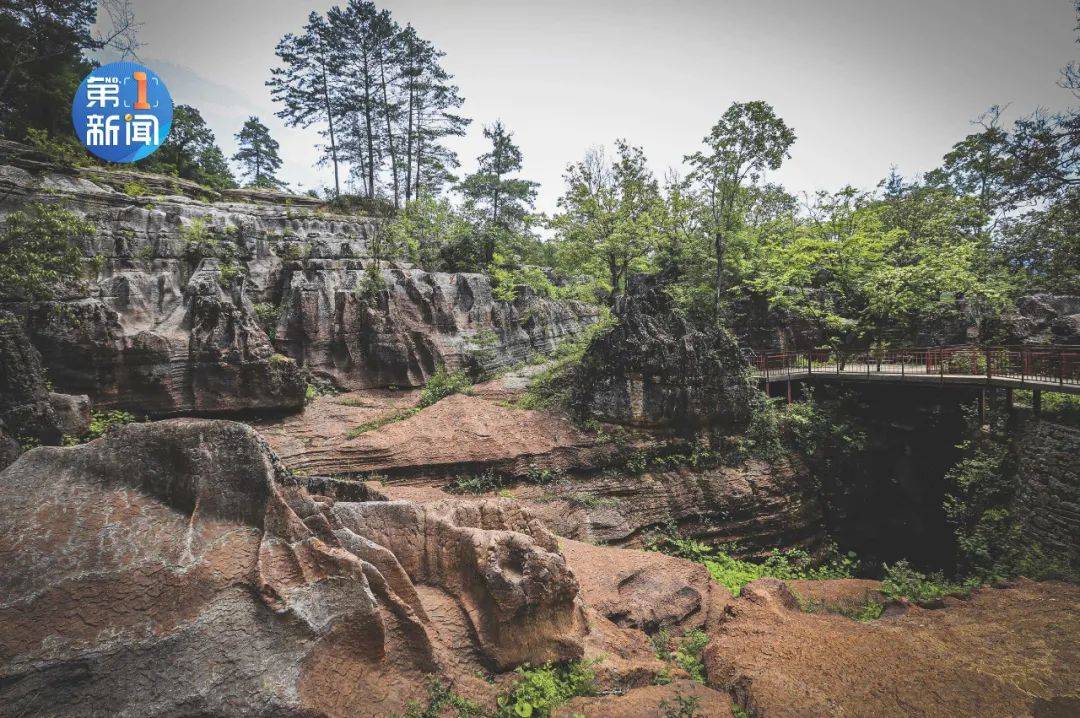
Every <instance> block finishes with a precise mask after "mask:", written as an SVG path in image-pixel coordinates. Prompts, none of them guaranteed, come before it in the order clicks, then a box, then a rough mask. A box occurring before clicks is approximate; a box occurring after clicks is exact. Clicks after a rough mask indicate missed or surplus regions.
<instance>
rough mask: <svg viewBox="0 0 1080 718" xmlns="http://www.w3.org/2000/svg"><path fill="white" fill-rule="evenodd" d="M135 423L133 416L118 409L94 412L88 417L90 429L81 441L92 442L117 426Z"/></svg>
mask: <svg viewBox="0 0 1080 718" xmlns="http://www.w3.org/2000/svg"><path fill="white" fill-rule="evenodd" d="M135 421H137V419H136V418H135V415H134V414H130V413H128V412H126V411H121V410H120V409H113V410H110V411H95V412H93V413H91V415H90V427H89V429H87V431H86V435H85V436H84V437H83V440H84V441H93V440H94V439H97V438H100V437H102V436H104V435H105V434H107V433H109V432H110V431H111V430H112V429H114V428H116V427H118V426H124V425H125V424H132V423H134V422H135Z"/></svg>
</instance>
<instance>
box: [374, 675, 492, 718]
mask: <svg viewBox="0 0 1080 718" xmlns="http://www.w3.org/2000/svg"><path fill="white" fill-rule="evenodd" d="M427 692H428V697H427V704H426V705H424V704H422V703H421V702H419V701H409V703H408V704H407V705H406V709H405V713H403V714H402V715H401V716H400V717H398V716H396V715H395V717H394V718H446V716H448V715H452V716H454V718H473V717H474V716H476V717H477V718H479V717H480V716H483V715H484V711H483V709H482V708H481V707H480V706H478V705H476V704H475V703H473V702H472V701H470V700H466V699H465V698H462V697H461V696H459V695H458V694H456V693H454V691H453V690H451V689H450V688H449V687H448V686H444V685H443V684H442V681H440V680H439V679H438V678H437V677H435V676H429V678H428V684H427ZM447 710H449V711H451V712H450V713H447Z"/></svg>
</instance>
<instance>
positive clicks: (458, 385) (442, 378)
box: [416, 368, 472, 409]
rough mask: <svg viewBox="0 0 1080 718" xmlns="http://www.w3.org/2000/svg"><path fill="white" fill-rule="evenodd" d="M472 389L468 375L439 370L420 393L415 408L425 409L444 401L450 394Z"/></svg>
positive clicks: (461, 372)
mask: <svg viewBox="0 0 1080 718" xmlns="http://www.w3.org/2000/svg"><path fill="white" fill-rule="evenodd" d="M470 387H472V382H471V381H469V375H468V374H466V373H465V372H463V371H455V372H447V371H446V369H445V368H439V370H438V371H436V372H435V373H434V374H432V375H431V378H430V379H428V382H427V384H425V385H424V390H423V391H421V392H420V400H419V401H418V402H417V403H416V406H417V407H419V408H420V409H426V408H427V407H429V406H431V405H432V404H434V403H435V402H437V401H440V400H441V399H445V398H446V397H448V396H451V395H452V394H460V393H461V392H463V391H466V390H468V389H469V388H470Z"/></svg>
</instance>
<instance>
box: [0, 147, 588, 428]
mask: <svg viewBox="0 0 1080 718" xmlns="http://www.w3.org/2000/svg"><path fill="white" fill-rule="evenodd" d="M23 149H25V148H23ZM32 202H46V203H52V204H59V205H60V206H62V207H64V208H66V209H68V210H70V211H72V212H74V213H76V214H77V215H80V216H82V217H85V218H87V219H88V220H90V222H91V223H92V224H93V226H94V228H95V232H94V234H93V236H92V237H89V238H87V239H86V240H85V241H84V246H82V247H81V249H82V251H83V254H84V256H85V261H86V272H85V274H86V276H87V280H86V281H85V282H83V283H82V284H81V285H80V286H76V287H70V288H68V289H67V290H66V291H65V293H64V294H63V295H62V296H61V297H59V299H58V300H57V301H56V302H50V303H25V302H23V303H20V302H9V303H8V307H7V308H8V309H9V310H10V311H12V312H13V313H14V314H15V315H17V316H18V318H19V320H20V321H21V322H23V324H24V325H25V327H26V331H27V333H28V335H29V336H30V338H31V340H32V342H33V343H34V345H35V346H36V347H37V348H38V350H39V351H40V352H41V354H42V359H43V362H44V364H45V366H46V367H47V368H48V370H49V374H50V378H51V379H52V381H53V382H54V383H55V385H56V386H57V388H58V389H61V390H63V391H69V392H74V393H85V394H88V395H90V397H91V398H92V399H93V401H94V402H95V404H96V405H99V406H103V407H120V408H129V409H132V410H138V411H141V412H146V413H149V414H152V415H158V416H165V415H170V414H183V413H200V414H222V413H229V412H237V411H282V410H283V411H289V410H295V409H299V408H300V407H301V406H302V404H303V397H304V380H303V379H302V370H306V371H308V372H310V373H311V374H312V375H314V376H318V377H322V378H324V379H326V380H329V381H332V382H333V383H335V384H337V385H339V386H340V387H343V388H344V387H350V388H353V387H378V386H389V385H397V386H416V385H422V384H423V383H425V381H426V380H427V378H428V377H429V376H430V375H431V374H432V373H433V372H434V371H435V370H436V369H437V368H438V367H440V366H443V365H445V366H447V367H449V368H457V367H462V366H468V365H470V363H472V364H476V363H483V364H485V365H486V366H487V368H495V367H499V366H504V365H507V364H512V363H515V362H518V361H520V360H522V359H524V358H526V357H528V356H531V355H533V354H535V353H538V352H547V351H551V350H552V349H554V348H555V347H556V346H557V345H558V344H559V343H560V342H561V341H564V340H565V339H567V338H570V337H573V336H575V335H576V334H577V333H578V332H580V331H581V330H582V329H583V328H584V327H585V326H587V325H588V324H590V323H591V322H592V321H594V320H595V310H594V309H593V308H591V307H588V306H586V305H584V304H580V303H576V302H567V303H560V302H554V301H550V300H546V299H541V298H537V297H533V296H529V295H527V294H525V295H523V296H521V297H520V298H519V299H518V300H516V301H514V302H499V301H495V299H494V298H493V297H492V293H491V283H490V279H489V278H487V277H486V276H484V275H478V274H443V273H429V272H424V271H421V270H419V269H415V268H411V267H408V266H407V265H396V264H387V263H384V264H383V265H382V267H381V268H380V270H379V271H378V272H377V273H378V274H381V282H377V283H376V284H377V285H381V286H374V287H372V286H370V282H368V283H367V284H365V274H366V272H365V270H367V269H368V267H369V264H370V263H371V261H372V260H371V259H370V258H369V255H370V243H371V240H372V238H373V237H374V236H375V235H376V233H377V232H379V231H380V224H379V222H378V221H377V220H374V219H370V218H364V217H356V216H351V215H337V214H333V213H332V212H329V211H327V209H326V207H325V206H324V205H323V203H321V202H319V201H318V200H313V199H311V198H308V197H294V196H288V195H284V194H282V193H275V192H256V191H234V192H225V193H216V192H212V191H209V190H206V189H205V188H201V187H199V186H198V185H193V184H192V183H190V182H185V181H182V180H178V179H174V178H167V177H162V176H158V175H148V174H143V173H138V172H124V171H107V170H103V169H100V168H76V169H61V168H58V167H55V166H53V165H50V164H48V163H44V162H41V161H39V160H38V159H36V158H34V157H33V155H32V154H30V155H29V156H28V155H27V153H26V152H25V151H20V148H19V146H16V145H11V144H10V143H2V144H0V219H2V216H3V215H4V214H7V213H9V212H12V211H16V210H18V209H19V208H20V207H23V206H25V205H26V204H29V203H32ZM268 331H269V334H270V336H268V334H267V332H268Z"/></svg>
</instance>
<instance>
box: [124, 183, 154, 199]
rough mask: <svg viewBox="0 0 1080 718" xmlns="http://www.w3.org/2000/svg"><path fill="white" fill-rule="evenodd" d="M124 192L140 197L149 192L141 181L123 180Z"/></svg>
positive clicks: (130, 195)
mask: <svg viewBox="0 0 1080 718" xmlns="http://www.w3.org/2000/svg"><path fill="white" fill-rule="evenodd" d="M124 194H126V195H128V196H129V197H142V196H144V195H148V194H150V188H149V187H147V186H146V185H144V184H143V183H142V182H125V183H124Z"/></svg>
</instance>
